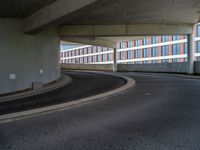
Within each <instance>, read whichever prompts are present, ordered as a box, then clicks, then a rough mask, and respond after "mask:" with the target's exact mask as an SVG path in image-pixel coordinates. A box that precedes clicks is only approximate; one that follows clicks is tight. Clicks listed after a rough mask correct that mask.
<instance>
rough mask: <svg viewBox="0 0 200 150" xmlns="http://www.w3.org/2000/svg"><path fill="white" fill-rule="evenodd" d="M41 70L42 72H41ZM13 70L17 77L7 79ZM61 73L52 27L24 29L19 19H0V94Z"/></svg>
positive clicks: (56, 36) (54, 78) (56, 76)
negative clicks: (33, 30)
mask: <svg viewBox="0 0 200 150" xmlns="http://www.w3.org/2000/svg"><path fill="white" fill-rule="evenodd" d="M42 71H43V73H42ZM10 74H15V75H16V79H13V80H12V79H10ZM59 77H60V67H59V37H58V34H57V30H56V29H54V28H51V29H47V30H45V31H43V32H41V33H38V34H36V35H27V34H24V33H23V23H22V20H20V19H0V94H5V93H9V92H16V91H19V90H24V89H27V88H31V86H32V83H33V82H42V83H48V82H51V81H54V80H56V79H58V78H59Z"/></svg>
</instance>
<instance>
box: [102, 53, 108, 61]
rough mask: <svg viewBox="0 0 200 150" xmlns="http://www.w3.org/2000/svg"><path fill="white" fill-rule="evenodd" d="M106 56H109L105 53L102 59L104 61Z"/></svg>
mask: <svg viewBox="0 0 200 150" xmlns="http://www.w3.org/2000/svg"><path fill="white" fill-rule="evenodd" d="M106 56H107V55H106V54H103V60H102V61H103V62H105V61H106Z"/></svg>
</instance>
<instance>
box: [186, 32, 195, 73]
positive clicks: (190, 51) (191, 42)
mask: <svg viewBox="0 0 200 150" xmlns="http://www.w3.org/2000/svg"><path fill="white" fill-rule="evenodd" d="M187 37H188V57H187V59H188V69H187V73H188V74H193V73H194V34H193V33H192V34H188V35H187Z"/></svg>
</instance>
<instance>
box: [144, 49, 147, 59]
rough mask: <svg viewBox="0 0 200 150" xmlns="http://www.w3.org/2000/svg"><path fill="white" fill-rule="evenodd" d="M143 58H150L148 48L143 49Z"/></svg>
mask: <svg viewBox="0 0 200 150" xmlns="http://www.w3.org/2000/svg"><path fill="white" fill-rule="evenodd" d="M143 57H144V58H146V57H148V49H147V48H145V49H143Z"/></svg>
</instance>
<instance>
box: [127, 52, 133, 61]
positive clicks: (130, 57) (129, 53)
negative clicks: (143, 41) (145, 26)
mask: <svg viewBox="0 0 200 150" xmlns="http://www.w3.org/2000/svg"><path fill="white" fill-rule="evenodd" d="M127 54H128V56H127V58H128V59H132V58H133V51H132V50H129V51H128V52H127Z"/></svg>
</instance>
